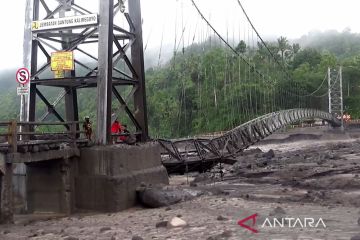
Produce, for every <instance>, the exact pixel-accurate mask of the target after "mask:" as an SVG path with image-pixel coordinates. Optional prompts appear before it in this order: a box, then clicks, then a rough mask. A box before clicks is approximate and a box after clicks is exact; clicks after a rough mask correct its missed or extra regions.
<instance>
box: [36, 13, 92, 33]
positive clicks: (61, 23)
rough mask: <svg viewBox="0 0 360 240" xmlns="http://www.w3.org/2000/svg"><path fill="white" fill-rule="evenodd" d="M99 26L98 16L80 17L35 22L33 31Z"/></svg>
mask: <svg viewBox="0 0 360 240" xmlns="http://www.w3.org/2000/svg"><path fill="white" fill-rule="evenodd" d="M97 24H98V16H97V14H87V15H78V16H71V17H63V18H56V19H46V20H39V21H33V22H32V24H31V31H33V32H41V31H49V30H58V29H66V28H78V27H84V26H91V25H97Z"/></svg>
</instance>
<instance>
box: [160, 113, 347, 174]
mask: <svg viewBox="0 0 360 240" xmlns="http://www.w3.org/2000/svg"><path fill="white" fill-rule="evenodd" d="M308 118H320V119H323V120H326V121H327V122H329V123H330V124H331V125H332V126H340V124H341V123H340V121H339V120H338V119H337V118H335V117H334V116H333V115H332V114H330V113H327V112H323V111H320V110H315V109H301V108H298V109H289V110H283V111H278V112H273V113H269V114H266V115H263V116H261V117H258V118H255V119H253V120H251V121H249V122H246V123H244V124H242V125H240V126H238V127H236V128H234V129H232V130H230V131H228V132H226V133H225V134H223V135H222V136H220V137H215V138H213V139H202V138H196V139H193V138H192V139H182V140H176V141H169V140H164V139H158V142H159V143H160V145H161V146H162V161H163V164H164V165H165V167H166V168H167V169H168V172H169V173H174V172H180V173H184V172H186V171H194V170H196V171H203V170H207V169H209V168H211V167H213V166H214V165H215V164H217V163H219V162H222V163H230V164H231V163H234V162H236V157H237V156H238V155H239V154H240V153H241V152H242V151H243V150H245V149H246V148H248V147H249V146H251V145H253V144H255V143H257V142H258V141H260V140H261V139H264V138H265V137H267V136H269V135H270V134H272V133H273V132H275V131H276V130H278V129H280V128H283V127H284V126H286V125H289V124H292V123H295V122H297V121H300V120H303V119H308Z"/></svg>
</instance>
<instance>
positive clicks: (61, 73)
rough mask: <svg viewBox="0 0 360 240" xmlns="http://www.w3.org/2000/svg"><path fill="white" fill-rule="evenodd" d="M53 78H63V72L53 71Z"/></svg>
mask: <svg viewBox="0 0 360 240" xmlns="http://www.w3.org/2000/svg"><path fill="white" fill-rule="evenodd" d="M54 77H55V78H64V71H54Z"/></svg>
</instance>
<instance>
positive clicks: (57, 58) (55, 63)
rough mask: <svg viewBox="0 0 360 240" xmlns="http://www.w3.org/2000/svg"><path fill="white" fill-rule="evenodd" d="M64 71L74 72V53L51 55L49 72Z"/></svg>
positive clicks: (55, 53)
mask: <svg viewBox="0 0 360 240" xmlns="http://www.w3.org/2000/svg"><path fill="white" fill-rule="evenodd" d="M64 70H67V71H71V70H74V53H73V52H66V51H64V52H54V53H51V71H64Z"/></svg>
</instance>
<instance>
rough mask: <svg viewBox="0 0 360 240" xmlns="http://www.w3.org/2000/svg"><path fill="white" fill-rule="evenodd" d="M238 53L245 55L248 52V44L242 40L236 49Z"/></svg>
mask: <svg viewBox="0 0 360 240" xmlns="http://www.w3.org/2000/svg"><path fill="white" fill-rule="evenodd" d="M235 50H236V52H238V53H242V54H244V53H245V52H246V43H245V42H244V41H243V40H241V41H240V42H239V44H238V45H237V47H236V49H235Z"/></svg>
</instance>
